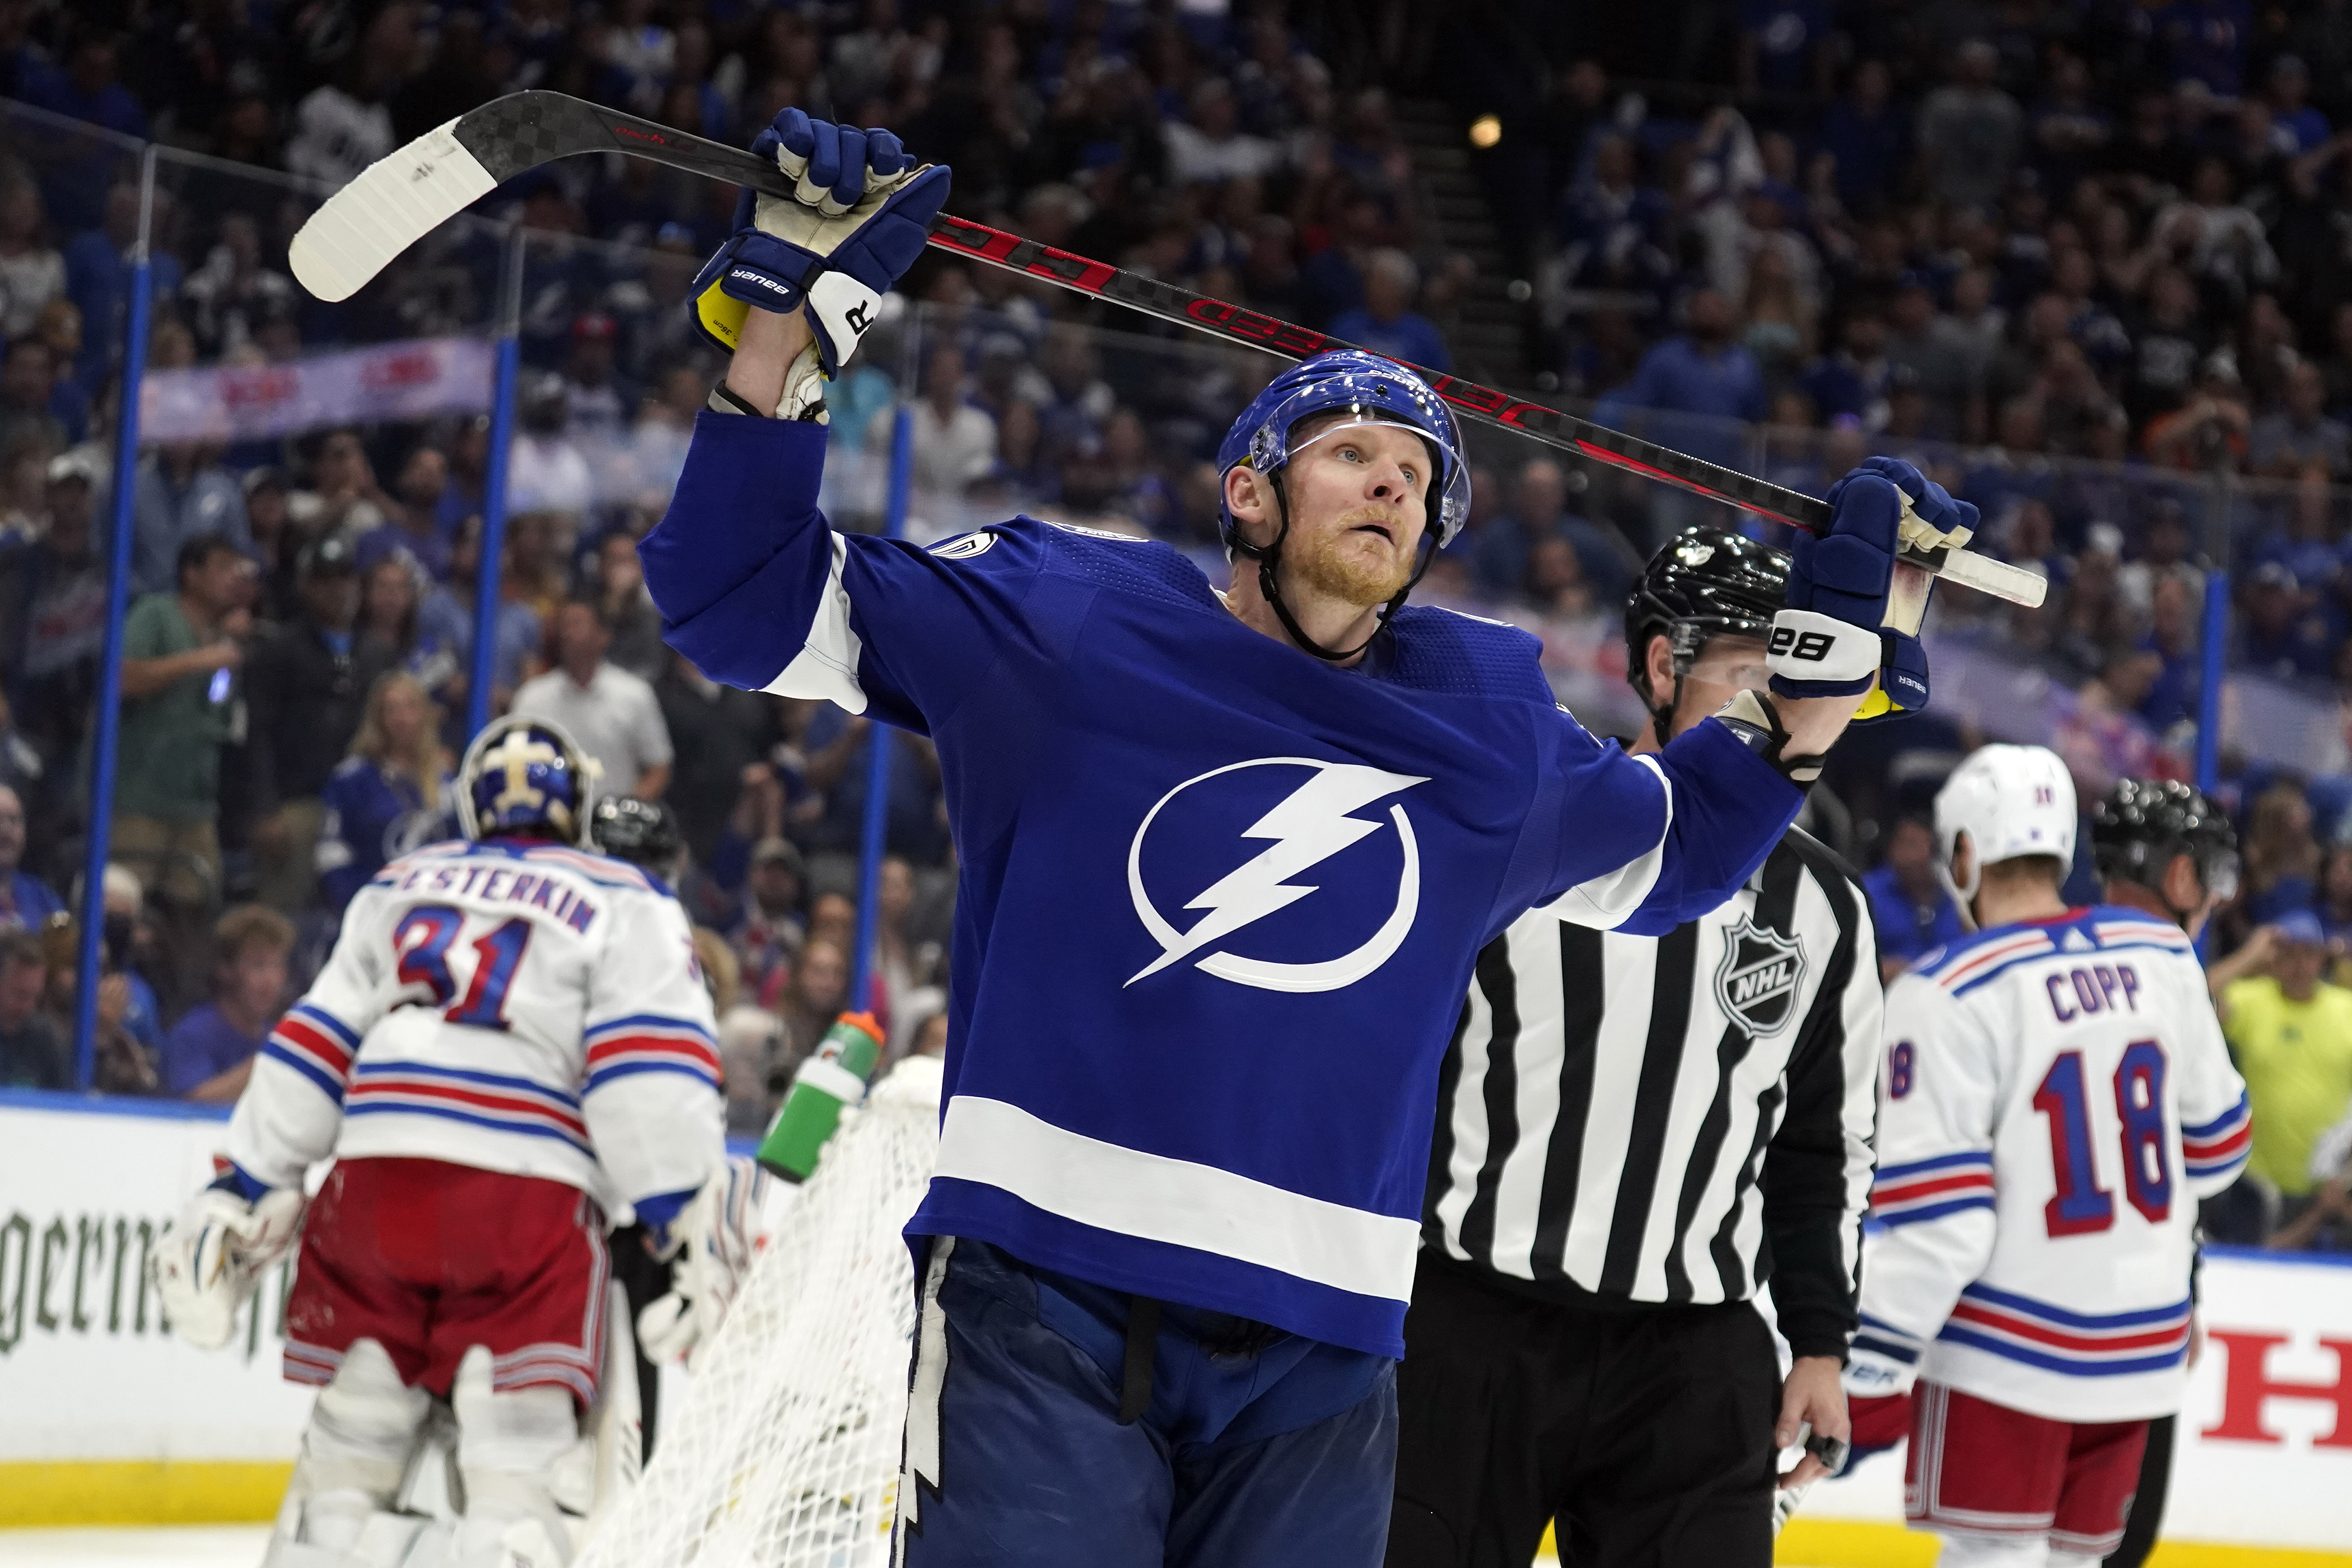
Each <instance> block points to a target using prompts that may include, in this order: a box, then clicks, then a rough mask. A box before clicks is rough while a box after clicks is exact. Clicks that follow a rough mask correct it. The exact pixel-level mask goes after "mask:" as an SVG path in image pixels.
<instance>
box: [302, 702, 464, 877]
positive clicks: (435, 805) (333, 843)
mask: <svg viewBox="0 0 2352 1568" xmlns="http://www.w3.org/2000/svg"><path fill="white" fill-rule="evenodd" d="M440 719H441V715H440V711H439V710H438V709H436V707H435V706H434V703H433V699H432V698H431V697H430V696H428V695H427V694H426V692H425V683H424V682H423V681H421V680H419V679H417V678H416V677H415V676H414V675H411V674H409V673H408V672H407V671H405V670H394V671H393V672H392V673H390V674H388V675H384V676H382V677H379V678H378V679H377V680H376V683H375V686H374V688H373V689H372V690H370V691H369V693H368V701H367V709H366V710H365V711H364V712H363V713H362V716H361V719H360V728H359V733H358V734H357V735H355V736H353V737H352V754H351V755H350V756H348V757H346V758H344V759H343V761H342V763H341V765H339V766H338V767H337V768H336V769H335V771H334V772H333V773H331V774H330V775H329V776H328V779H327V787H326V790H325V791H324V793H323V794H322V795H321V796H320V798H321V799H322V800H323V801H324V803H325V805H326V817H325V820H324V822H323V823H322V824H321V826H320V831H319V889H320V893H321V894H322V895H323V900H324V902H325V904H326V907H327V908H328V909H330V910H334V911H336V912H337V913H341V910H342V909H343V906H344V905H346V904H348V903H350V902H351V901H352V894H354V893H356V892H358V891H359V890H360V889H362V888H363V887H365V886H366V885H367V883H368V879H370V878H372V877H373V876H374V875H375V874H376V873H377V872H378V871H381V870H383V868H384V867H385V865H386V864H388V863H389V862H391V861H393V860H395V859H397V858H400V857H401V856H403V855H405V854H407V853H408V852H409V851H410V850H412V849H415V848H416V847H419V846H420V845H425V844H431V843H434V842H436V841H437V840H440V839H443V838H452V837H456V836H457V824H456V822H455V821H454V819H453V818H452V816H451V812H452V810H453V807H452V805H451V800H452V798H453V797H452V796H451V795H450V789H451V777H450V775H451V772H452V770H451V767H450V762H449V752H448V750H447V748H446V747H445V746H444V745H443V744H442V743H441V733H440Z"/></svg>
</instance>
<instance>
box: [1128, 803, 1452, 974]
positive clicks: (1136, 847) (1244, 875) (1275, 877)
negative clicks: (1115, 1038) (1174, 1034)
mask: <svg viewBox="0 0 2352 1568" xmlns="http://www.w3.org/2000/svg"><path fill="white" fill-rule="evenodd" d="M1249 768H1295V769H1303V770H1304V771H1305V772H1306V774H1307V777H1306V779H1305V781H1304V782H1302V783H1301V784H1298V785H1297V787H1296V788H1294V789H1293V790H1292V791H1291V792H1290V793H1289V794H1288V795H1285V796H1283V797H1282V798H1281V799H1280V800H1278V801H1276V803H1275V804H1274V805H1273V806H1272V808H1271V809H1269V810H1266V811H1265V812H1264V814H1263V815H1261V816H1258V817H1257V818H1256V819H1255V821H1253V822H1251V823H1250V824H1249V825H1248V826H1245V827H1243V828H1242V829H1241V830H1240V837H1242V838H1244V839H1265V840H1268V841H1269V842H1268V843H1267V845H1266V847H1265V849H1263V850H1262V851H1260V852H1259V853H1258V854H1256V855H1255V856H1253V857H1252V858H1249V859H1247V860H1244V862H1242V864H1241V865H1239V866H1237V867H1235V868H1234V869H1233V870H1231V871H1229V872H1227V873H1226V874H1225V875H1223V877H1220V878H1218V879H1216V880H1215V881H1214V882H1213V883H1211V884H1210V885H1209V886H1208V887H1207V888H1206V889H1202V892H1201V893H1200V894H1199V895H1197V896H1196V897H1194V898H1192V900H1189V901H1187V902H1186V903H1185V905H1184V906H1183V907H1184V908H1185V909H1186V910H1199V911H1201V914H1200V918H1199V919H1198V920H1196V921H1193V922H1192V926H1191V927H1190V929H1188V930H1184V931H1179V930H1178V929H1177V928H1176V925H1175V923H1174V922H1173V921H1171V920H1169V919H1168V917H1167V916H1165V915H1163V914H1162V913H1160V910H1159V908H1158V906H1156V905H1155V904H1154V903H1153V902H1152V900H1151V894H1150V892H1149V891H1148V890H1147V889H1145V887H1144V876H1143V859H1144V841H1145V840H1146V839H1148V838H1150V837H1151V830H1152V825H1153V824H1154V823H1156V822H1159V821H1160V816H1161V814H1162V813H1163V812H1165V811H1167V810H1168V808H1169V806H1170V805H1171V803H1172V802H1174V801H1176V800H1177V799H1178V797H1179V796H1181V795H1184V794H1185V792H1186V791H1188V790H1192V789H1194V788H1195V787H1196V786H1202V785H1207V786H1209V787H1210V788H1211V789H1215V788H1216V787H1217V786H1216V785H1215V784H1213V783H1212V781H1216V780H1223V779H1226V778H1228V777H1229V776H1230V775H1233V774H1235V773H1241V772H1243V771H1244V769H1249ZM1428 782H1429V781H1428V779H1427V778H1426V777H1416V776H1415V775H1413V774H1411V773H1389V772H1386V771H1384V770H1382V769H1380V768H1372V767H1365V766H1363V765H1362V764H1360V763H1327V762H1322V761H1318V759H1316V758H1312V757H1259V758H1256V759H1255V760H1253V761H1250V762H1246V763H1228V764H1226V765H1225V766H1223V767H1222V768H1212V769H1210V770H1209V771H1208V772H1207V773H1202V774H1200V775H1198V776H1197V777H1194V778H1189V779H1186V780H1185V781H1184V782H1183V783H1182V784H1178V785H1177V786H1176V787H1175V788H1174V789H1171V790H1170V791H1169V792H1168V793H1167V794H1166V795H1161V796H1160V800H1159V802H1158V804H1156V805H1153V806H1152V808H1151V809H1150V811H1148V812H1146V813H1145V814H1144V817H1143V823H1142V826H1139V827H1138V828H1137V829H1136V830H1135V839H1134V842H1133V843H1131V844H1130V845H1129V847H1128V851H1127V887H1128V892H1129V896H1130V897H1132V898H1133V899H1134V900H1135V912H1136V915H1137V916H1138V918H1139V919H1140V920H1141V921H1143V926H1144V929H1145V930H1146V931H1150V933H1151V938H1152V940H1153V941H1154V942H1158V943H1159V944H1160V956H1159V957H1158V958H1156V959H1154V960H1152V962H1151V963H1148V964H1146V965H1144V967H1143V968H1142V969H1140V970H1139V971H1137V972H1136V973H1135V974H1134V975H1133V976H1132V977H1130V978H1129V980H1128V982H1127V984H1129V985H1132V984H1135V983H1136V982H1137V981H1139V980H1145V979H1148V978H1150V976H1152V975H1154V974H1157V973H1160V971H1161V970H1163V969H1166V968H1168V967H1170V966H1171V965H1172V964H1176V963H1183V962H1186V961H1188V960H1190V961H1192V963H1194V964H1195V965H1196V966H1197V967H1198V968H1199V969H1200V970H1201V971H1202V973H1207V974H1213V975H1215V976H1216V977H1217V978H1219V979H1220V980H1230V981H1232V982H1233V983H1234V984H1237V985H1254V986H1256V987H1257V988H1259V989H1260V990H1264V991H1302V992H1303V991H1337V990H1339V989H1340V988H1341V987H1342V986H1347V985H1352V984H1355V983H1356V982H1357V981H1359V980H1361V979H1363V978H1364V976H1366V975H1368V974H1370V973H1372V972H1373V971H1374V970H1376V969H1378V968H1380V966H1381V964H1383V963H1387V962H1388V961H1389V959H1390V958H1391V956H1392V955H1393V954H1394V953H1395V952H1396V951H1397V949H1398V948H1399V947H1401V946H1402V945H1403V943H1404V939H1405V935H1406V933H1407V932H1409V931H1412V921H1413V916H1414V915H1415V914H1416V913H1417V912H1418V911H1419V910H1420V908H1421V847H1420V846H1419V844H1417V843H1416V842H1415V841H1414V838H1413V834H1412V818H1410V817H1409V816H1406V815H1405V809H1404V807H1403V805H1402V804H1394V803H1392V804H1391V805H1390V806H1389V808H1388V810H1387V811H1386V812H1385V813H1381V812H1367V813H1366V815H1363V816H1357V815H1355V814H1356V813H1357V812H1359V811H1363V810H1364V809H1365V808H1366V807H1369V806H1370V805H1372V803H1373V802H1375V801H1378V800H1380V799H1381V798H1382V797H1383V796H1387V795H1396V794H1398V793H1399V792H1401V791H1403V790H1408V789H1411V788H1412V786H1413V785H1415V784H1426V783H1428ZM1261 798H1262V796H1261ZM1384 828H1393V829H1394V831H1395V834H1396V842H1397V847H1398V851H1399V868H1398V870H1397V874H1396V890H1395V897H1394V901H1393V903H1392V905H1391V908H1390V910H1389V912H1388V914H1387V916H1386V918H1385V919H1383V920H1382V921H1381V923H1380V925H1379V927H1378V929H1377V930H1375V931H1373V932H1372V933H1371V934H1370V936H1369V937H1368V938H1366V939H1365V940H1364V941H1363V942H1360V943H1359V944H1358V945H1357V946H1355V947H1354V948H1352V949H1350V950H1349V951H1347V952H1341V953H1339V954H1337V955H1335V956H1332V957H1329V958H1318V959H1315V960H1312V961H1309V962H1303V963H1301V962H1282V961H1277V960H1274V959H1269V958H1253V957H1249V956H1247V955H1245V954H1244V953H1241V952H1234V951H1232V947H1234V946H1241V945H1245V943H1243V942H1235V943H1233V944H1231V945H1228V942H1227V939H1229V938H1234V937H1236V936H1238V935H1240V934H1241V933H1242V932H1243V931H1244V930H1245V928H1247V927H1250V926H1253V925H1255V924H1256V923H1257V922H1258V921H1263V920H1265V918H1266V917H1267V916H1268V915H1271V914H1273V913H1275V912H1276V910H1284V909H1286V908H1288V907H1289V906H1290V905H1292V904H1294V903H1296V902H1297V901H1298V900H1301V899H1303V898H1305V897H1307V895H1308V894H1309V893H1313V892H1316V891H1318V889H1319V887H1320V885H1321V884H1320V883H1319V882H1302V881H1298V880H1297V878H1298V877H1300V876H1302V875H1303V874H1304V873H1306V872H1307V870H1309V869H1310V868H1313V867H1315V866H1318V865H1320V864H1321V863H1323V862H1324V861H1326V860H1328V859H1330V858H1332V857H1333V856H1335V855H1338V854H1339V852H1340V851H1342V850H1344V849H1347V848H1349V847H1352V846H1354V845H1356V844H1358V843H1360V842H1361V841H1362V840H1364V839H1366V838H1369V837H1371V836H1372V835H1374V834H1376V833H1380V832H1381V831H1382V830H1383V829H1384ZM1228 831H1230V829H1228ZM1204 953H1205V955H1206V956H1200V955H1202V954H1204Z"/></svg>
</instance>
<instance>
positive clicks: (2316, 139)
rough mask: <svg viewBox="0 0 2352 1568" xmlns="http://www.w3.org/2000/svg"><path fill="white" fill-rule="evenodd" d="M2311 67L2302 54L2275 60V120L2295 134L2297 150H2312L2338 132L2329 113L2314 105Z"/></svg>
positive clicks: (2269, 94) (2272, 99)
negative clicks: (2320, 110) (2310, 97)
mask: <svg viewBox="0 0 2352 1568" xmlns="http://www.w3.org/2000/svg"><path fill="white" fill-rule="evenodd" d="M2310 92H2311V68H2310V67H2309V66H2306V65H2305V64H2304V63H2303V57H2302V56H2300V55H2281V56H2279V57H2278V58H2276V59H2273V61H2271V74H2270V85H2269V90H2268V91H2267V92H2266V93H2265V94H2264V95H2263V96H2264V97H2266V98H2268V99H2269V100H2270V106H2271V123H2272V124H2273V125H2274V126H2276V127H2278V129H2280V130H2281V131H2284V132H2286V133H2287V134H2288V135H2289V136H2292V137H2293V138H2294V150H2295V151H2296V152H2297V153H2308V152H2310V151H2312V150H2313V149H2314V148H2315V147H2317V146H2318V145H2319V144H2320V143H2321V142H2325V141H2326V140H2327V138H2328V137H2329V136H2330V135H2331V134H2333V133H2334V128H2333V127H2331V126H2330V125H2329V124H2328V122H2327V116H2326V115H2325V114H2322V113H2320V112H2319V110H2316V109H2314V108H2312V107H2311V103H2310V100H2309V95H2310Z"/></svg>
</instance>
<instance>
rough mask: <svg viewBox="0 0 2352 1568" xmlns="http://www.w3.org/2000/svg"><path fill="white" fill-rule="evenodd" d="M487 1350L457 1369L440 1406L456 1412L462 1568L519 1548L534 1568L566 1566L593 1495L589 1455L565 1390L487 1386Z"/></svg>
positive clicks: (495, 1563)
mask: <svg viewBox="0 0 2352 1568" xmlns="http://www.w3.org/2000/svg"><path fill="white" fill-rule="evenodd" d="M491 1367H492V1361H491V1357H490V1352H489V1351H488V1349H487V1348H485V1347H482V1346H476V1347H475V1348H473V1349H472V1350H469V1351H467V1352H466V1354H465V1356H464V1357H463V1359H461V1360H460V1361H459V1362H458V1363H457V1384H456V1385H455V1387H454V1388H453V1389H452V1390H451V1393H450V1396H449V1403H450V1405H451V1406H452V1407H453V1408H454V1409H455V1410H456V1411H457V1471H458V1474H459V1475H460V1476H461V1477H463V1478H464V1480H465V1487H466V1518H465V1521H464V1523H463V1524H461V1525H460V1526H459V1527H458V1531H457V1563H459V1564H461V1565H463V1568H474V1564H476V1563H480V1564H482V1565H483V1568H499V1563H500V1562H501V1561H502V1559H501V1555H500V1554H501V1552H504V1551H505V1550H507V1549H508V1548H509V1546H520V1547H524V1548H525V1550H524V1551H522V1552H520V1555H523V1556H524V1557H525V1558H526V1559H527V1560H528V1561H530V1562H531V1563H533V1565H534V1568H539V1565H541V1564H544V1563H549V1562H550V1561H552V1562H553V1563H563V1562H567V1561H569V1560H570V1555H571V1551H572V1547H573V1546H574V1545H575V1544H576V1543H577V1540H578V1531H579V1526H580V1522H581V1520H582V1518H583V1516H584V1515H585V1514H586V1512H587V1508H588V1502H589V1500H590V1498H591V1496H592V1495H593V1490H594V1487H595V1461H594V1454H593V1448H592V1447H590V1446H588V1445H584V1444H583V1442H582V1441H581V1436H580V1418H579V1415H578V1412H577V1408H576V1406H574V1405H573V1404H572V1394H571V1393H570V1391H569V1390H567V1389H564V1388H562V1387H559V1386H556V1385H554V1384H532V1385H531V1386H530V1387H527V1388H514V1389H503V1390H502V1389H499V1388H497V1387H494V1386H493V1378H492V1372H491Z"/></svg>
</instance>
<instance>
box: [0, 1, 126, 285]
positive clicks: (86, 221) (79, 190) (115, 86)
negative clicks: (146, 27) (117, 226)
mask: <svg viewBox="0 0 2352 1568" xmlns="http://www.w3.org/2000/svg"><path fill="white" fill-rule="evenodd" d="M115 65H116V61H115V54H114V46H113V45H112V44H111V43H110V42H108V41H107V39H106V37H105V36H104V35H103V33H101V32H100V31H99V30H98V29H96V28H93V29H91V30H90V31H89V33H87V34H85V35H84V36H83V37H82V40H81V41H80V42H79V44H77V45H75V46H74V49H73V52H72V54H70V55H69V56H68V57H67V59H66V64H65V68H64V69H62V70H60V69H58V68H57V67H55V66H47V65H44V66H42V67H40V68H34V69H27V70H26V71H25V72H24V75H23V79H21V80H20V81H19V82H18V84H17V88H16V90H17V92H18V93H19V94H20V95H21V96H22V97H23V98H24V99H25V100H26V102H28V103H31V104H33V105H34V106H36V107H37V108H40V109H46V110H48V111H49V112H50V113H52V114H62V115H64V116H65V117H66V118H67V119H68V120H79V121H81V122H82V123H83V124H85V125H95V126H97V127H98V128H99V129H100V130H102V131H111V132H115V133H116V134H117V135H120V136H129V137H132V138H135V139H137V140H139V141H142V142H143V141H145V140H146V139H147V113H146V110H142V109H141V108H140V107H139V100H138V99H136V98H135V97H133V96H132V95H131V90H130V89H128V88H126V87H124V86H123V85H122V84H121V82H120V81H118V80H116V79H115ZM90 142H91V145H90V150H89V153H88V154H87V155H85V156H83V157H80V158H68V159H62V160H58V161H54V162H51V161H48V160H44V163H45V164H46V167H45V169H44V171H43V174H42V180H41V184H42V192H41V194H42V196H43V198H44V199H45V200H46V201H47V203H48V208H49V216H51V218H53V219H54V220H55V221H56V223H57V225H58V230H59V231H60V232H61V233H68V234H70V233H72V232H73V231H74V230H76V229H81V228H90V227H94V226H96V225H97V223H98V221H99V216H100V205H99V204H100V201H101V200H102V199H104V196H105V193H106V188H107V182H108V178H109V176H110V174H112V173H113V172H114V171H115V170H116V169H117V168H119V167H121V165H122V164H123V163H128V162H129V161H130V160H128V159H126V158H125V157H124V154H123V153H121V152H120V151H118V150H117V149H116V148H114V147H111V146H105V145H101V144H100V143H99V142H98V139H97V138H95V137H93V138H91V139H90ZM85 319H86V318H85Z"/></svg>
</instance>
